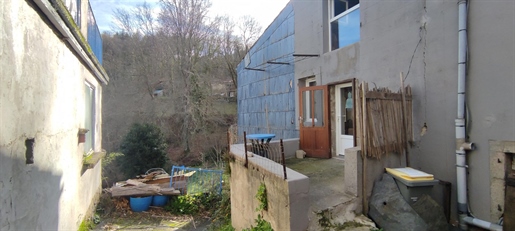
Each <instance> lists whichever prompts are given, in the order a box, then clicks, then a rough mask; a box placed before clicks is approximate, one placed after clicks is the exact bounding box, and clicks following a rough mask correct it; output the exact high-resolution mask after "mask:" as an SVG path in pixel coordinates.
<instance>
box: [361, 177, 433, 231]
mask: <svg viewBox="0 0 515 231" xmlns="http://www.w3.org/2000/svg"><path fill="white" fill-rule="evenodd" d="M369 207H370V209H369V212H368V215H369V216H370V218H372V220H374V222H375V223H376V224H377V225H378V226H379V227H380V228H382V229H383V230H384V231H388V230H392V231H404V230H406V231H412V230H417V231H425V230H428V226H427V224H426V223H425V222H424V220H423V219H422V218H421V217H420V216H419V215H418V214H417V212H416V211H415V210H414V209H413V208H411V206H410V205H409V204H408V202H406V201H405V200H404V198H403V197H402V195H401V193H400V192H399V189H398V188H397V184H396V183H395V180H394V179H393V177H392V176H390V175H389V174H387V173H384V174H383V177H382V179H381V180H380V181H378V182H376V183H375V184H374V189H373V190H372V196H371V197H370V203H369Z"/></svg>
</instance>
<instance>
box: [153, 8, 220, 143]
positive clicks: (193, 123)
mask: <svg viewBox="0 0 515 231" xmlns="http://www.w3.org/2000/svg"><path fill="white" fill-rule="evenodd" d="M210 6H211V3H210V2H209V1H207V0H162V1H161V8H162V9H163V11H162V12H161V14H160V17H159V19H160V22H161V28H162V29H163V32H164V33H165V34H167V35H168V36H169V37H171V39H172V40H173V42H172V43H169V45H170V46H171V47H172V49H173V50H174V56H173V60H174V67H176V71H174V73H175V75H176V78H177V79H178V80H179V81H180V83H181V85H180V87H179V89H180V90H181V91H182V95H181V96H182V97H181V98H180V99H181V102H180V103H182V105H183V107H184V108H183V114H182V117H183V123H182V124H183V126H182V128H181V133H182V138H183V148H184V151H185V152H186V153H188V152H189V151H190V137H191V134H192V133H194V132H197V130H198V129H200V128H201V127H202V122H203V119H204V116H205V114H206V109H207V108H208V106H207V99H208V97H209V91H210V84H209V81H208V80H209V67H210V65H209V61H210V59H211V58H212V57H213V55H214V53H215V52H214V51H215V50H216V45H215V44H213V43H212V42H211V41H213V39H214V38H215V37H216V31H217V28H218V20H217V19H215V20H212V19H210V18H208V16H207V13H208V9H209V7H210Z"/></svg>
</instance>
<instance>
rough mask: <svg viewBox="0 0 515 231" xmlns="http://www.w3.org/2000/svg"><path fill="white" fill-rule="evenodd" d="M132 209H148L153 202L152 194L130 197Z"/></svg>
mask: <svg viewBox="0 0 515 231" xmlns="http://www.w3.org/2000/svg"><path fill="white" fill-rule="evenodd" d="M129 202H130V205H131V209H132V211H134V212H142V211H146V210H148V207H149V206H150V204H151V203H152V196H148V197H131V199H130V201H129Z"/></svg>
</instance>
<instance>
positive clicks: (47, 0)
mask: <svg viewBox="0 0 515 231" xmlns="http://www.w3.org/2000/svg"><path fill="white" fill-rule="evenodd" d="M0 12H1V15H2V16H1V17H0V30H1V32H0V34H1V39H0V54H1V55H0V70H1V73H0V80H1V81H0V82H1V84H0V92H1V93H0V108H1V114H0V124H1V125H0V208H1V209H0V229H1V230H77V229H78V228H79V225H80V224H81V222H82V221H84V220H85V219H87V218H89V217H90V215H91V214H92V212H93V209H94V207H95V203H96V202H97V201H98V198H99V195H100V193H101V189H102V188H101V164H100V158H101V157H102V156H103V154H104V151H103V150H102V147H101V143H102V134H101V131H102V105H101V99H102V86H103V85H105V84H107V83H108V80H109V78H108V75H107V74H106V72H105V70H104V69H103V67H102V64H101V63H102V39H101V37H100V33H99V31H98V28H97V25H96V22H95V18H94V15H93V12H92V11H91V7H90V5H89V1H88V0H82V1H61V0H29V1H3V2H2V4H1V7H0Z"/></svg>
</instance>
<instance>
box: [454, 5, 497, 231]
mask: <svg viewBox="0 0 515 231" xmlns="http://www.w3.org/2000/svg"><path fill="white" fill-rule="evenodd" d="M467 7H468V3H467V0H460V1H459V2H458V104H457V109H458V113H457V117H456V120H455V128H456V180H457V181H456V182H457V186H456V187H457V194H458V195H457V201H458V217H459V227H460V229H461V230H468V225H474V226H477V227H481V228H484V229H489V230H498V231H502V226H500V225H497V224H494V223H491V222H488V221H483V220H480V219H477V218H475V217H473V216H472V213H471V212H470V209H469V206H468V204H467V201H468V198H467V168H468V166H467V151H473V150H474V149H475V145H474V143H471V142H467V141H466V128H465V123H466V121H465V107H466V102H465V91H466V88H465V87H466V75H467V73H466V70H467V48H468V45H467V41H468V39H467V13H468V12H467Z"/></svg>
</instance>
